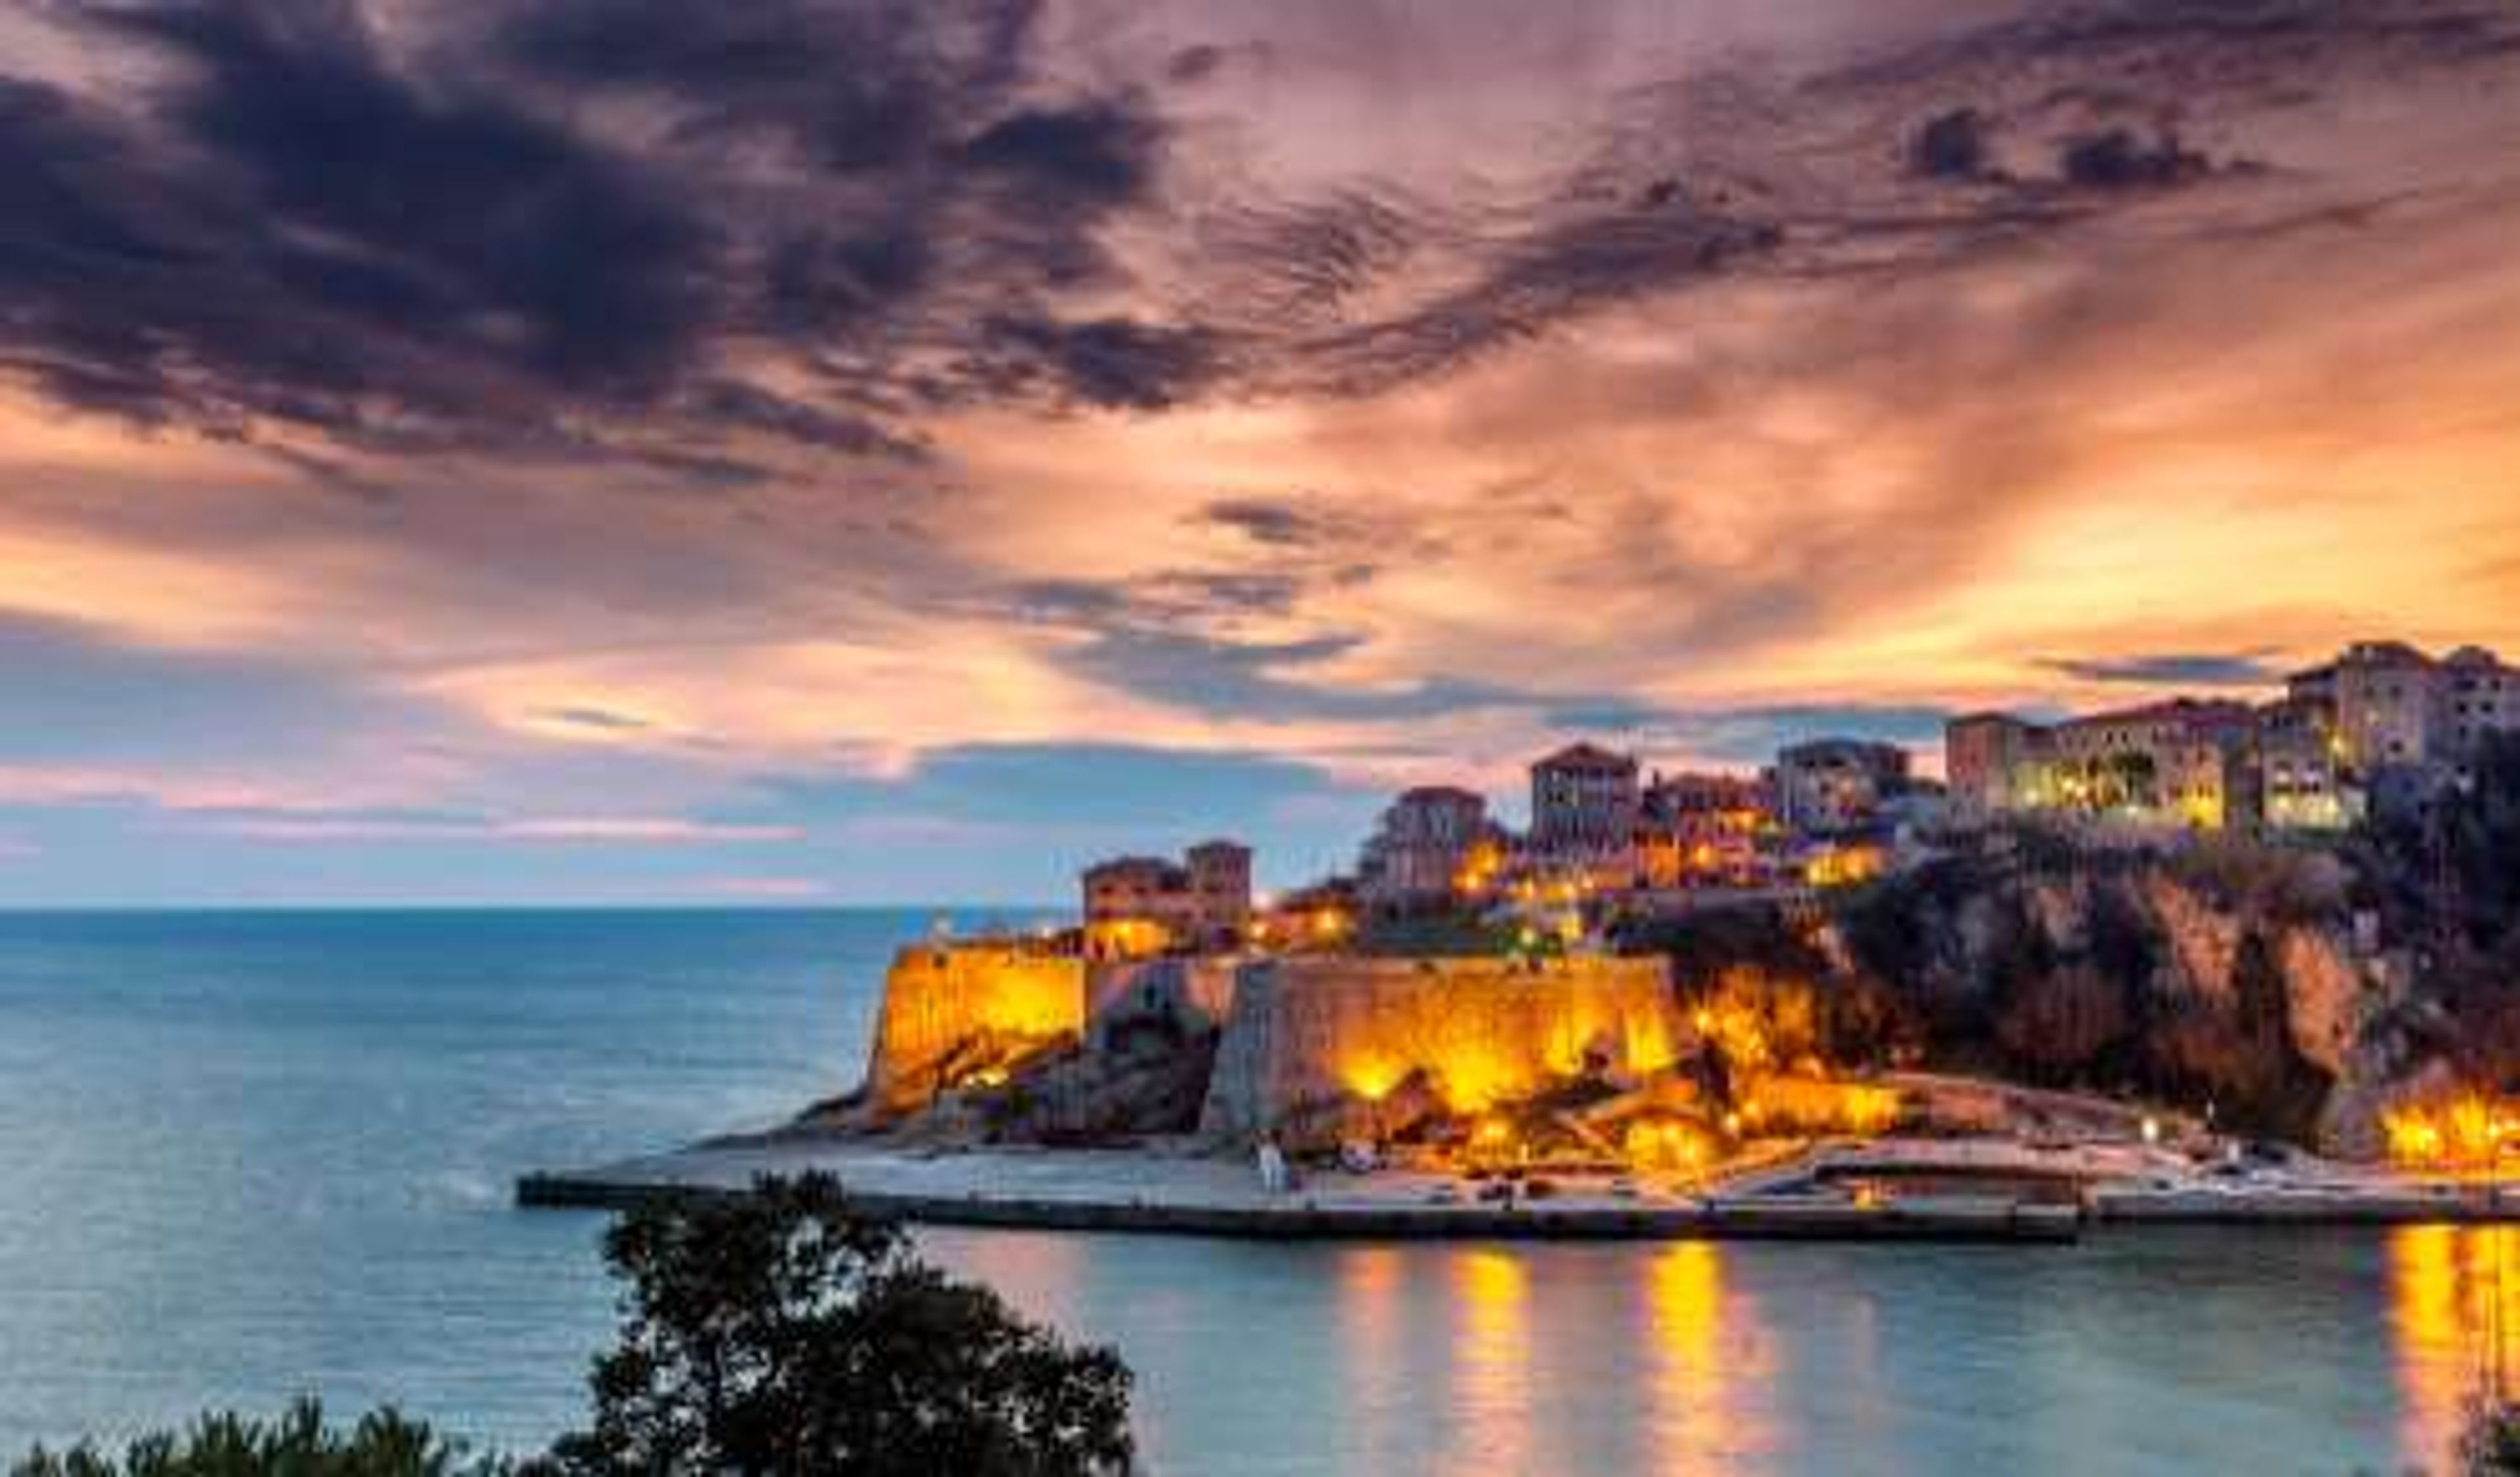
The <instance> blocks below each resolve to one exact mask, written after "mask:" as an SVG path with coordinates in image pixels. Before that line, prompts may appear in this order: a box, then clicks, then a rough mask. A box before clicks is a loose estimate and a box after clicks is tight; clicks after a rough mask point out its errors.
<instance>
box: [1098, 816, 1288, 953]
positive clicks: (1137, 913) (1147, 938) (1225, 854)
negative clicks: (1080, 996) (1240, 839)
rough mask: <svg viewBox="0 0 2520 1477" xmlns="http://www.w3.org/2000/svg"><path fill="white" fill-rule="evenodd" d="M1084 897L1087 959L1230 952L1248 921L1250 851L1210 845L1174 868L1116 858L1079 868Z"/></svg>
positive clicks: (1147, 859) (1156, 859) (1162, 861)
mask: <svg viewBox="0 0 2520 1477" xmlns="http://www.w3.org/2000/svg"><path fill="white" fill-rule="evenodd" d="M1084 893H1085V899H1084V901H1085V947H1086V952H1087V953H1088V954H1090V955H1092V956H1093V957H1096V958H1106V959H1109V958H1139V957H1143V956H1146V955H1148V954H1159V953H1166V952H1169V951H1172V950H1175V949H1207V948H1226V947H1232V946H1235V945H1237V944H1238V943H1239V942H1240V940H1241V938H1242V934H1243V930H1244V929H1245V928H1246V927H1247V926H1248V924H1249V923H1250V921H1251V850H1250V848H1248V847H1244V846H1239V845H1238V844H1236V843H1234V842H1231V841H1208V842H1202V843H1200V844H1199V845H1197V846H1194V847H1193V848H1191V849H1190V851H1189V853H1188V854H1186V855H1185V856H1184V857H1183V859H1182V860H1181V861H1178V862H1176V861H1173V860H1170V859H1168V858H1166V857H1162V856H1115V857H1113V858H1111V859H1110V860H1107V861H1098V862H1096V863H1095V864H1094V865H1092V866H1090V867H1087V868H1086V869H1085V875H1084Z"/></svg>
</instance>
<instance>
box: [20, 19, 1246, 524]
mask: <svg viewBox="0 0 2520 1477" xmlns="http://www.w3.org/2000/svg"><path fill="white" fill-rule="evenodd" d="M45 14H46V15H48V16H51V17H54V18H55V19H56V20H58V21H60V22H62V23H67V24H70V25H72V26H73V27H74V28H76V29H78V30H80V31H82V32H84V33H85V34H86V35H87V36H88V37H90V38H91V39H94V40H97V41H99V42H101V43H106V44H111V45H113V46H116V47H118V48H121V49H122V51H123V52H124V54H125V55H127V56H129V57H132V58H135V59H140V58H145V59H147V60H148V62H149V63H150V64H151V65H152V70H151V71H150V72H149V74H148V77H147V80H146V81H145V82H144V83H143V84H142V85H141V86H140V87H138V88H137V89H136V90H135V91H133V92H132V93H131V94H130V95H128V96H127V97H122V98H117V99H112V100H109V99H108V98H107V97H106V96H105V95H104V94H102V93H101V92H93V91H89V90H85V89H80V88H75V87H72V86H71V85H69V84H67V83H66V82H63V81H59V80H54V79H47V78H43V77H37V76H5V75H0V297H5V299H6V305H5V307H0V365H5V366H6V367H7V368H10V369H14V370H15V371H16V372H17V373H18V374H19V375H20V376H21V377H22V378H25V379H28V380H31V381H32V382H33V383H34V384H35V385H36V386H37V387H38V388H39V389H40V390H41V391H42V392H45V393H46V394H47V395H49V396H51V397H52V398H55V399H57V400H60V401H63V402H66V403H69V404H73V405H77V406H81V407H85V408H91V409H100V410H108V411H112V412H116V413H120V414H126V415H132V416H137V417H143V418H148V419H154V420H161V421H171V422H176V423H181V424H186V425H189V426H192V427H195V428H198V429H208V430H213V431H218V432H221V433H225V434H241V433H247V432H248V431H249V430H250V428H252V427H253V426H254V425H256V424H257V423H280V424H284V425H295V426H300V427H308V428H313V429H316V430H318V431H321V432H323V433H327V434H330V435H333V436H335V437H337V438H342V439H344V440H349V441H355V442H358V443H360V444H363V445H365V446H368V447H370V448H375V449H429V448H434V447H440V446H454V445H465V446H478V445H482V444H485V443H493V442H495V443H500V444H507V445H512V446H513V445H518V444H524V445H532V444H537V443H539V444H541V445H544V446H546V447H548V448H549V449H552V450H555V451H563V452H569V453H572V454H575V453H583V452H587V451H601V450H604V449H606V448H607V447H609V448H611V449H616V450H618V449H624V448H626V449H628V450H629V451H630V453H631V454H634V455H639V456H641V457H643V458H644V459H648V460H650V461H651V462H652V463H653V464H657V465H669V464H670V456H671V454H667V453H659V452H657V451H655V450H654V449H653V448H652V447H650V446H647V445H646V444H645V443H646V442H648V441H652V440H653V439H655V438H658V437H661V436H667V435H671V434H673V433H674V432H675V431H676V430H677V429H678V428H679V430H680V431H681V432H682V433H683V434H684V436H685V438H690V437H693V436H697V437H699V438H703V439H710V440H715V439H720V438H725V437H729V436H751V437H767V438H773V439H775V440H782V441H786V442H788V443H791V444H795V445H798V446H802V447H807V448H811V449H816V450H827V451H839V452H843V453H848V454H863V455H879V456H890V457H902V456H912V455H916V454H917V452H918V438H917V435H916V433H915V432H914V431H911V430H907V429H904V428H902V427H901V426H899V425H896V424H892V423H891V422H893V421H894V420H896V419H898V413H899V412H900V411H901V410H902V409H903V408H904V407H906V406H908V405H910V404H914V403H935V402H939V401H946V402H950V401H954V400H957V399H962V398H968V397H970V396H973V395H986V394H995V393H1023V394H1033V393H1039V394H1050V395H1057V396H1059V397H1067V398H1076V399H1082V400H1086V401H1090V402H1092V403H1097V404H1127V405H1153V404H1161V403H1166V402H1168V401H1169V400H1170V399H1171V398H1173V397H1175V396H1176V395H1177V394H1179V393H1182V392H1186V391H1187V390H1188V389H1190V388H1192V387H1193V386H1195V385H1196V384H1197V383H1198V382H1199V381H1201V380H1202V379H1203V378H1204V377H1205V374H1206V366H1207V361H1208V357H1209V353H1208V349H1207V347H1206V345H1207V342H1208V341H1207V337H1206V336H1205V335H1203V334H1202V333H1200V332H1199V331H1196V330H1193V329H1188V328H1179V327H1174V326H1169V325H1161V324H1139V323H1135V322H1131V321H1126V320H1121V319H1112V318H1101V319H1093V320H1088V321H1085V322H1080V323H1069V322H1067V321H1065V320H1063V319H1062V318H1061V316H1060V315H1059V314H1058V313H1057V312H1056V311H1055V310H1053V309H1052V308H1050V307H1047V306H1045V305H1044V297H1043V295H1044V294H1045V293H1047V292H1050V291H1052V290H1055V289H1057V288H1060V287H1063V286H1067V285H1074V284H1080V283H1090V282H1096V281H1109V280H1116V279H1117V274H1116V269H1115V268H1113V267H1112V266H1111V264H1110V262H1109V261H1108V259H1107V258H1106V257H1105V256H1104V254H1102V250H1101V248H1100V246H1099V245H1098V244H1097V242H1096V241H1095V240H1094V236H1095V233H1096V231H1097V230H1098V228H1099V226H1100V225H1101V223H1102V221H1103V220H1104V219H1105V218H1106V217H1107V216H1108V215H1109V214H1110V213H1111V212H1112V211H1114V210H1117V209H1120V208H1126V207H1128V206H1129V205H1131V204H1132V203H1134V202H1136V201H1137V200H1139V199H1140V198H1141V197H1142V196H1144V195H1145V194H1147V193H1148V191H1149V190H1150V189H1151V188H1152V182H1153V179H1154V176H1155V173H1156V170H1157V167H1158V163H1159V161H1160V155H1161V149H1162V144H1163V129H1162V127H1161V125H1160V124H1159V123H1158V122H1157V121H1156V120H1155V119H1154V118H1153V116H1152V115H1150V114H1148V113H1147V112H1146V111H1145V109H1144V107H1143V106H1142V105H1141V104H1140V103H1139V102H1138V101H1137V100H1135V99H1134V98H1132V97H1130V96H1128V95H1123V94H1113V95H1110V96H1102V95H1085V96H1081V97H1073V96H1070V97H1061V96H1057V95H1045V94H1044V92H1043V89H1042V88H1041V87H1040V86H1039V85H1038V84H1037V80H1036V79H1035V78H1034V77H1033V76H1032V75H1031V72H1030V70H1029V50H1030V46H1031V40H1030V37H1031V31H1032V7H1030V6H1029V5H1025V4H1019V3H986V0H981V3H973V4H967V5H961V6H932V5H919V6H910V5H886V4H863V5H806V4H801V3H785V0H759V3H742V4H729V5H707V6H689V5H680V4H662V3H644V4H643V3H630V4H604V5H594V4H578V3H569V0H555V3H549V4H526V5H518V6H507V7H499V8H493V9H490V10H487V11H443V12H438V13H435V14H434V15H432V16H431V17H430V18H429V19H431V20H432V21H434V22H436V23H439V24H440V25H441V26H442V27H443V28H444V29H443V32H442V33H441V32H427V33H426V36H425V38H424V39H423V40H420V41H413V40H409V39H407V38H406V39H404V40H403V41H402V44H400V45H398V46H397V45H390V44H388V42H387V41H386V39H385V38H384V37H383V35H382V33H381V32H380V31H379V30H378V28H377V27H376V26H375V25H374V24H373V23H372V20H371V18H370V16H369V15H368V14H367V13H366V12H365V11H364V10H362V9H361V8H360V7H359V6H358V5H356V4H353V3H349V0H326V3H319V4H281V3H277V0H269V3H265V0H222V3H206V4H177V3H172V0H168V3H145V4H135V5H124V6H113V7H106V6H94V7H72V8H65V9H63V10H60V11H58V12H49V11H48V12H46V13H45ZM485 18H486V19H485ZM614 96H618V97H620V98H622V99H625V100H628V101H630V102H632V103H637V104H639V105H640V106H646V107H649V108H651V109H657V108H661V109H662V110H664V112H665V113H666V114H667V115H669V120H670V123H671V128H670V131H669V133H668V135H667V136H666V137H665V138H664V139H663V140H662V141H649V142H645V143H642V144H641V145H639V146H638V147H636V148H633V147H632V146H631V145H630V143H629V142H628V140H627V138H626V137H622V136H613V135H607V133H606V132H605V131H604V130H603V129H602V128H600V127H599V126H598V125H597V124H596V123H594V122H591V121H589V119H590V118H593V117H595V116H597V115H598V112H599V111H598V110H596V109H593V108H591V107H589V106H586V105H593V104H598V103H601V102H603V101H604V100H606V99H607V98H608V97H614ZM643 100H644V101H643ZM770 143H775V144H777V145H778V146H779V147H778V148H777V149H775V150H774V151H773V154H772V156H764V155H763V153H762V149H763V146H764V145H765V144H770ZM765 157H769V158H774V159H775V162H771V163H767V164H764V163H760V162H759V161H760V160H762V159H764V158H765ZM971 323H988V324H991V325H994V327H993V328H992V330H991V331H990V332H988V333H986V334H984V335H981V336H979V337H977V338H974V337H973V336H972V335H970V334H969V333H968V332H967V331H965V330H963V329H961V328H959V327H957V326H956V325H964V324H971ZM738 342H743V343H750V344H754V345H769V346H776V347H777V348H778V349H779V350H780V351H782V352H786V353H788V354H790V355H794V356H800V357H801V358H802V359H803V361H804V362H805V363H806V364H807V365H808V366H809V369H810V372H809V373H808V374H807V375H806V376H805V380H806V381H807V385H806V388H805V389H804V390H803V391H802V392H798V391H794V390H790V391H783V392H777V393H774V392H771V391H769V390H767V389H765V388H762V387H760V386H758V385H755V384H752V383H749V382H747V381H745V380H743V379H742V378H741V377H739V376H731V375H729V374H727V373H726V372H725V371H724V369H723V368H722V367H718V362H719V361H720V360H721V359H722V356H723V354H724V351H725V350H726V349H727V347H728V346H731V345H733V344H735V343H738ZM938 346H941V347H942V348H943V349H944V350H946V353H945V354H944V355H941V356H940V355H938V354H936V353H934V352H931V351H930V350H932V349H934V348H936V347H938ZM922 355H924V356H925V358H926V359H928V360H929V361H930V362H928V363H927V364H925V365H924V366H923V367H922V369H921V370H920V371H919V373H918V374H917V375H916V376H915V377H914V376H912V375H910V374H908V373H907V372H905V371H903V369H902V365H903V363H904V361H906V360H907V359H909V358H913V357H920V356H922ZM940 357H941V358H942V361H943V362H945V363H946V364H947V365H948V367H947V368H944V369H938V368H936V367H935V362H934V361H937V360H938V359H940ZM660 415H661V416H663V417H665V418H666V419H664V420H661V421H660V420H659V419H658V417H659V416H660ZM676 454H679V455H681V456H683V457H684V458H686V459H687V460H688V461H689V463H690V465H691V467H692V468H693V470H694V471H695V472H696V474H698V475H701V477H702V480H709V474H711V473H712V471H713V470H714V469H729V468H732V469H740V470H743V471H745V472H747V473H750V472H751V471H752V470H753V469H751V468H750V467H749V465H748V463H747V462H746V461H745V460H744V459H743V458H742V457H741V456H736V455H731V454H729V453H728V452H727V451H726V450H725V449H724V448H722V447H711V448H707V449H701V450H697V451H689V452H682V453H676ZM660 457H661V458H664V459H660ZM718 480H721V481H722V480H724V479H723V478H719V479H718Z"/></svg>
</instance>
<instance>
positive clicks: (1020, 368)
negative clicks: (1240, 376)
mask: <svg viewBox="0 0 2520 1477" xmlns="http://www.w3.org/2000/svg"><path fill="white" fill-rule="evenodd" d="M984 343H985V344H986V346H987V348H988V351H989V353H990V354H991V356H992V357H993V358H994V360H995V361H996V363H997V365H998V366H999V367H998V370H997V374H998V376H999V383H1002V384H1009V385H1015V384H1022V383H1025V382H1028V381H1038V380H1047V381H1048V382H1049V383H1051V384H1052V385H1054V386H1056V387H1057V392H1058V393H1060V394H1061V395H1063V396H1065V397H1067V398H1072V399H1076V400H1081V401H1083V402H1084V403H1086V404H1089V405H1100V406H1105V407H1113V408H1123V409H1131V410H1160V409H1162V408H1164V407H1165V406H1167V405H1171V404H1173V403H1175V402H1177V401H1180V400H1184V399H1188V398H1191V397H1192V396H1193V395H1195V394H1196V393H1197V392H1198V391H1199V390H1200V389H1201V388H1202V387H1203V386H1204V385H1205V384H1206V383H1207V382H1208V381H1210V380H1212V379H1213V378H1215V377H1216V375H1217V374H1218V372H1219V368H1220V366H1219V361H1218V353H1219V345H1218V337H1217V335H1216V334H1214V333H1213V332H1211V331H1209V330H1207V329H1203V328H1195V327H1186V328H1177V327H1170V326H1165V325H1158V324H1147V323H1139V322H1135V321H1132V320H1130V319H1126V318H1101V319H1096V320H1093V321H1091V322H1083V323H1061V322H1057V321H1055V320H1052V319H1049V318H1043V317H1032V316H1024V317H1012V316H1010V317H1001V318H996V319H993V320H991V321H990V323H989V324H988V329H987V335H986V338H985V340H984Z"/></svg>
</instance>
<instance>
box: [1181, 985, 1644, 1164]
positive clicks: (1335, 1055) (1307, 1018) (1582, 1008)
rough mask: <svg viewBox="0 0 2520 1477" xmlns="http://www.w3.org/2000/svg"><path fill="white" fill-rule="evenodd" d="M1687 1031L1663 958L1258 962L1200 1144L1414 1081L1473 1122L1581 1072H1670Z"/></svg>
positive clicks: (1233, 1018)
mask: <svg viewBox="0 0 2520 1477" xmlns="http://www.w3.org/2000/svg"><path fill="white" fill-rule="evenodd" d="M1686 1031H1687V1026H1686V1024H1685V1022H1684V1020H1683V1019H1682V1016H1681V1012H1680V1009H1679V1006H1678V1003H1677V1002H1676V1001H1675V999H1674V997H1673V993H1672V989H1671V973H1670V968H1669V966H1668V965H1667V964H1666V963H1665V961H1664V960H1662V959H1660V958H1608V957H1593V956H1582V957H1575V958H1566V959H1540V960H1531V961H1517V960H1512V959H1504V958H1486V957H1448V958H1366V957H1355V956H1346V955H1306V956H1294V957H1286V958H1278V959H1267V960H1259V961H1255V962H1253V963H1251V964H1248V965H1246V966H1244V967H1243V968H1242V969H1241V970H1240V971H1239V974H1238V980H1237V984H1236V989H1235V994H1234V1002H1233V1008H1232V1011H1231V1012H1230V1014H1229V1015H1228V1017H1227V1020H1226V1028H1225V1036H1224V1039H1223V1040H1222V1041H1221V1042H1220V1043H1219V1044H1218V1047H1217V1056H1216V1067H1215V1071H1214V1073H1213V1074H1212V1075H1211V1076H1210V1078H1209V1080H1208V1093H1207V1101H1206V1104H1205V1107H1204V1109H1203V1111H1202V1113H1201V1115H1200V1121H1199V1129H1200V1131H1201V1132H1203V1133H1208V1134H1213V1135H1219V1136H1228V1137H1240V1136H1248V1135H1253V1134H1258V1133H1262V1132H1267V1131H1271V1130H1272V1129H1274V1128H1275V1127H1276V1126H1277V1125H1279V1124H1280V1123H1281V1122H1283V1121H1284V1120H1285V1119H1286V1118H1287V1117H1288V1116H1289V1115H1290V1114H1291V1113H1293V1112H1294V1111H1296V1110H1298V1109H1302V1108H1305V1107H1311V1106H1319V1105H1321V1104H1325V1103H1331V1102H1335V1101H1338V1100H1340V1099H1342V1098H1363V1099H1366V1100H1369V1101H1373V1100H1378V1099H1380V1098H1381V1097H1382V1096H1384V1095H1385V1094H1387V1093H1389V1092H1391V1091H1392V1090H1393V1089H1394V1088H1396V1087H1398V1086H1399V1085H1401V1084H1403V1083H1404V1082H1406V1081H1408V1080H1409V1079H1410V1078H1411V1077H1412V1076H1413V1075H1416V1074H1419V1073H1423V1074H1424V1075H1425V1078H1426V1080H1427V1082H1428V1084H1429V1085H1431V1086H1432V1087H1433V1089H1434V1090H1435V1091H1436V1092H1437V1093H1438V1095H1440V1096H1441V1097H1442V1098H1443V1100H1444V1101H1445V1103H1446V1105H1447V1106H1449V1107H1451V1108H1453V1109H1455V1110H1457V1111H1463V1112H1472V1111H1476V1110H1478V1109H1480V1108H1482V1107H1485V1106H1487V1105H1488V1104H1490V1103H1492V1102H1497V1101H1500V1100H1505V1099H1509V1098H1515V1097H1521V1096H1526V1095H1529V1094H1530V1093H1532V1092H1534V1091H1536V1090H1538V1089H1539V1088H1541V1087H1542V1086H1544V1085H1547V1084H1548V1083H1550V1082H1552V1081H1553V1080H1557V1079H1561V1078H1564V1077H1568V1076H1571V1075H1573V1074H1575V1073H1577V1072H1578V1071H1580V1070H1582V1069H1583V1068H1584V1067H1585V1066H1586V1060H1587V1058H1588V1057H1590V1058H1593V1059H1594V1061H1595V1062H1596V1063H1598V1065H1601V1066H1603V1067H1605V1068H1606V1069H1607V1070H1608V1071H1609V1072H1611V1073H1612V1074H1642V1073H1645V1072H1650V1071H1654V1070H1657V1069H1660V1068H1663V1067H1667V1066H1669V1065H1671V1063H1672V1062H1673V1061H1674V1060H1675V1059H1676V1058H1677V1056H1678V1053H1679V1048H1680V1046H1681V1044H1682V1042H1683V1040H1684V1039H1685V1033H1686Z"/></svg>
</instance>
